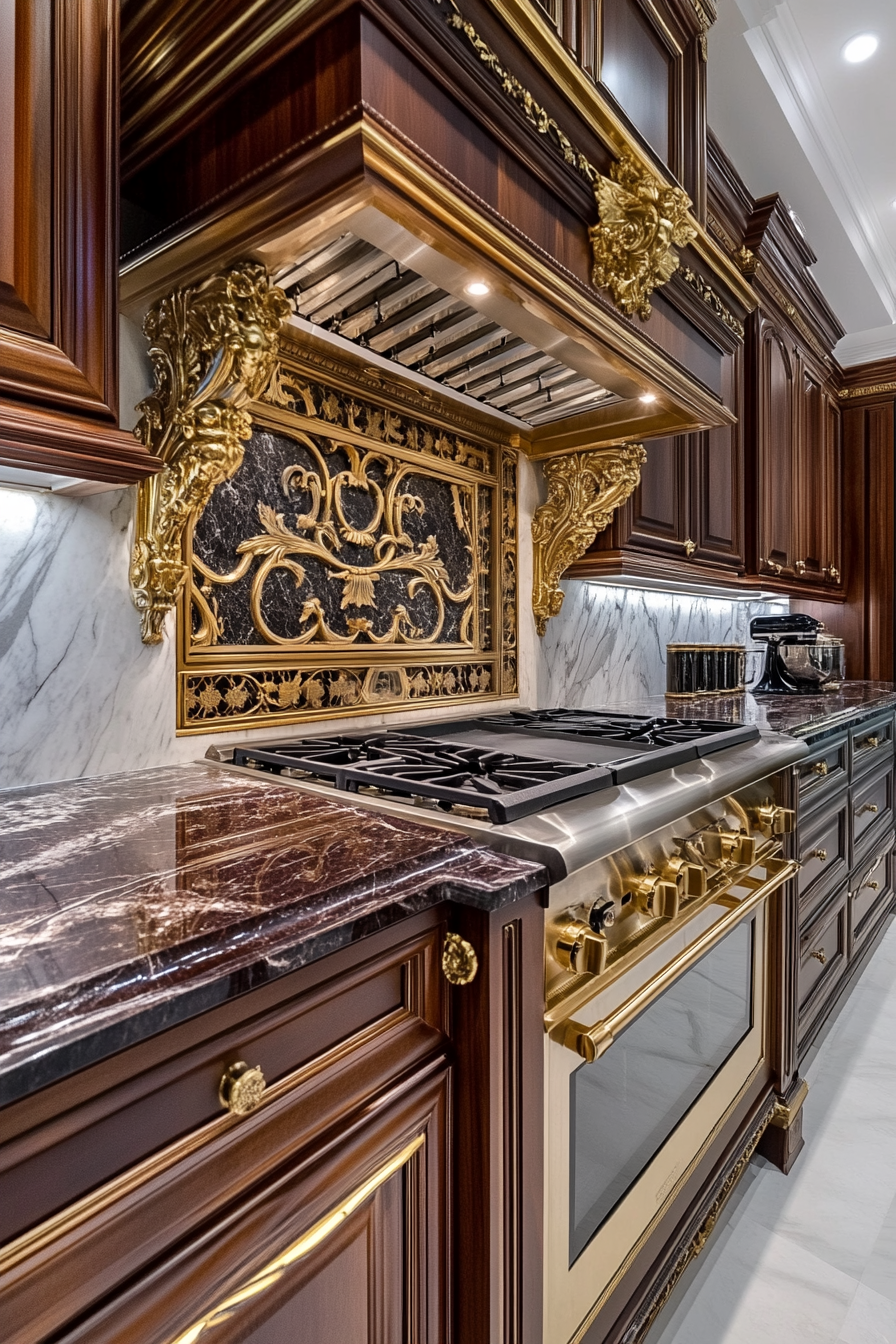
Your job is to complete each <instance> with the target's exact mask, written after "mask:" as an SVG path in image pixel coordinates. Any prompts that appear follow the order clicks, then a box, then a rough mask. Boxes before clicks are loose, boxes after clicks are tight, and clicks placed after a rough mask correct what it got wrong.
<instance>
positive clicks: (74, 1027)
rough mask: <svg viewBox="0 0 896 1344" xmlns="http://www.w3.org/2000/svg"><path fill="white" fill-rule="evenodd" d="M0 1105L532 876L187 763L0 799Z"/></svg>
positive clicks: (512, 893)
mask: <svg viewBox="0 0 896 1344" xmlns="http://www.w3.org/2000/svg"><path fill="white" fill-rule="evenodd" d="M0 837H2V838H0V1105H3V1104H6V1103H8V1102H10V1101H12V1100H14V1099H15V1098H17V1097H20V1096H23V1095H25V1094H26V1093H28V1092H31V1091H34V1090H36V1089H37V1088H39V1087H43V1086H46V1085H47V1084H48V1083H50V1082H53V1081H55V1080H57V1079H58V1078H61V1077H64V1076H66V1075H67V1074H69V1073H72V1072H74V1071H75V1070H76V1069H80V1068H83V1067H85V1066H86V1065H87V1064H91V1063H94V1062H95V1061H96V1060H98V1059H102V1058H104V1057H105V1056H107V1055H109V1054H111V1053H113V1052H114V1051H117V1050H121V1049H123V1048H124V1047H126V1046H128V1045H131V1044H133V1043H135V1042H136V1041H139V1040H142V1039H143V1038H144V1037H146V1036H149V1035H151V1034H153V1033H154V1032H157V1031H161V1030H164V1029H165V1028H166V1027H169V1026H171V1025H173V1024H174V1023H175V1022H179V1021H182V1020H184V1019H185V1018H187V1017H192V1016H194V1015H195V1014H197V1013H201V1012H204V1011H205V1010H206V1009H208V1008H211V1007H213V1006H215V1005H217V1004H220V1003H222V1002H225V1001H226V1000H228V999H230V998H233V997H236V996H237V995H239V994H243V993H245V992H246V991H247V990H250V989H253V988H255V987H256V986H257V985H259V984H263V983H265V982H266V981H267V980H271V979H274V978H276V977H278V976H281V975H285V974H287V973H288V972H290V971H293V970H296V969H297V968H298V967H300V966H302V965H305V964H307V963H308V962H310V961H314V960H316V959H317V958H318V957H321V956H325V955H326V954H327V953H329V952H332V951H334V950H335V949H336V948H338V947H342V946H345V945H346V944H347V943H350V942H353V941H355V940H357V939H359V938H362V937H365V936H367V935H368V934H369V933H371V932H373V931H374V930H375V929H377V928H382V927H384V926H385V925H387V924H388V923H390V922H392V921H394V920H397V919H400V918H402V917H403V916H404V915H406V914H409V913H413V912H415V911H418V910H421V909H424V908H426V907H428V906H431V905H433V904H436V903H438V902H439V901H441V900H444V899H452V900H456V901H459V902H461V903H466V904H473V905H476V906H479V907H480V908H487V909H496V908H498V907H500V906H501V905H503V904H505V903H507V902H509V901H512V900H516V899H518V898H519V897H521V896H524V895H526V894H528V893H530V892H532V891H535V890H537V889H538V888H540V887H542V886H544V885H545V882H546V874H545V871H544V869H543V868H541V867H540V866H539V865H538V864H535V863H530V862H527V861H525V860H521V859H515V858H512V857H509V856H506V855H503V854H498V853H495V852H494V851H493V850H490V849H488V848H486V847H485V846H483V845H481V844H479V843H477V842H476V841H475V840H472V839H469V838H467V837H465V836H463V835H461V834H459V833H458V832H456V831H452V830H448V829H447V828H444V827H439V826H438V825H430V824H428V823H424V822H420V823H417V822H416V821H407V820H404V819H403V818H397V817H391V816H387V815H385V814H383V813H374V812H371V811H368V810H366V809H361V808H356V807H352V806H351V805H350V804H348V803H346V802H342V801H339V802H337V801H331V800H330V799H329V798H321V797H319V796H317V795H314V794H311V793H301V792H299V791H298V790H296V789H293V788H290V787H288V786H284V785H280V784H277V783H275V782H273V781H271V780H257V781H256V780H254V779H247V778H246V777H245V776H242V775H235V774H234V775H231V774H228V773H227V772H225V771H222V770H220V769H218V768H215V767H214V766H206V765H201V764H196V765H183V766H174V767H170V768H163V769H157V770H144V771H135V772H134V773H128V774H121V775H107V776H102V777H99V778H94V779H84V780H75V781H71V782H67V783H62V784H52V785H45V786H40V787H35V788H28V789H20V790H19V789H12V790H5V791H0Z"/></svg>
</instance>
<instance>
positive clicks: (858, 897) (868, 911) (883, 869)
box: [849, 831, 896, 955]
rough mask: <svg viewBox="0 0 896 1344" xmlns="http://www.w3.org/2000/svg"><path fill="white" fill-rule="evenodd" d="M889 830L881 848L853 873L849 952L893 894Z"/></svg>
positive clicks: (857, 943) (850, 901) (891, 847)
mask: <svg viewBox="0 0 896 1344" xmlns="http://www.w3.org/2000/svg"><path fill="white" fill-rule="evenodd" d="M894 838H896V837H894V835H893V832H892V831H891V832H890V834H889V835H888V836H887V838H886V840H885V841H884V844H883V846H882V847H881V848H880V849H876V850H875V851H874V854H873V855H872V857H871V858H870V859H868V860H866V862H865V863H863V864H862V865H861V866H860V867H859V869H858V870H857V872H858V876H854V877H853V881H852V884H851V885H852V890H851V891H850V894H849V940H850V955H851V954H852V950H853V949H855V948H857V947H860V946H861V944H862V943H863V942H864V940H865V938H866V937H867V935H868V934H869V933H870V932H871V931H872V929H873V928H874V927H875V925H876V924H877V920H878V918H879V916H880V914H881V913H882V912H883V909H884V907H885V906H886V905H887V904H888V903H889V902H890V901H891V900H892V896H893V853H892V851H893V841H894Z"/></svg>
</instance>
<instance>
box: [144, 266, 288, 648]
mask: <svg viewBox="0 0 896 1344" xmlns="http://www.w3.org/2000/svg"><path fill="white" fill-rule="evenodd" d="M288 311H289V304H288V301H287V299H286V295H285V294H284V293H283V292H282V290H279V289H277V288H276V287H275V286H273V285H272V284H271V283H270V281H269V279H268V274H267V271H266V270H265V268H264V267H263V266H260V265H258V264H257V263H255V262H242V263H241V264H239V265H237V266H234V267H233V268H232V269H231V270H229V271H225V272H223V273H221V274H218V275H213V276H210V277H209V279H208V280H206V281H205V282H204V283H203V284H201V285H195V286H192V287H190V288H188V289H177V290H174V292H173V293H171V294H169V295H168V297H167V298H164V299H162V300H161V302H160V303H157V304H156V305H155V306H154V307H153V308H151V309H150V311H149V313H148V314H147V317H146V320H145V322H144V331H145V332H146V335H147V337H148V338H149V342H150V349H149V353H150V358H151V360H152V363H153V368H154V371H155V390H154V391H153V393H152V395H151V396H149V397H147V398H146V399H145V400H144V401H142V402H141V403H140V405H139V406H138V408H137V409H138V410H139V411H140V412H141V419H140V421H139V423H138V425H137V428H136V430H135V433H136V435H137V437H138V438H139V439H141V440H142V442H143V443H145V444H146V446H147V448H149V449H151V451H152V452H153V453H155V454H156V455H157V456H158V457H160V458H161V459H162V461H163V462H164V463H165V466H164V467H163V468H162V470H161V471H160V472H159V473H158V475H156V476H152V477H150V478H149V479H148V480H146V481H143V482H142V483H141V485H140V487H139V494H138V502H137V521H136V535H135V540H134V549H133V554H132V558H131V572H130V581H131V593H132V596H133V600H134V605H135V606H136V607H137V610H138V611H139V612H140V615H141V621H142V636H143V641H144V643H146V644H158V643H160V642H161V639H162V627H163V624H164V620H165V616H166V615H167V613H168V612H169V611H170V610H171V608H172V607H173V606H174V603H175V601H176V600H177V596H178V593H179V592H180V590H181V588H182V587H183V585H184V582H185V580H186V577H187V566H186V564H185V562H184V557H183V549H182V547H183V539H184V534H185V532H186V530H187V528H188V527H189V525H190V523H191V522H192V521H193V520H194V519H195V518H197V517H198V516H199V515H200V514H201V512H202V510H203V509H204V508H205V506H206V504H207V503H208V501H209V499H210V497H211V494H212V491H213V490H214V488H215V486H216V485H218V484H219V483H220V482H221V481H226V480H228V479H229V478H230V477H231V476H233V474H234V472H235V471H236V470H237V469H238V467H239V465H240V463H241V462H242V460H243V451H244V450H243V445H244V443H245V442H246V440H247V439H248V438H249V436H250V435H251V433H252V421H251V418H250V416H249V414H248V412H247V410H246V407H247V405H248V403H249V402H250V401H251V400H252V399H253V398H254V397H258V396H260V395H261V393H262V391H263V390H264V388H265V386H266V385H267V383H268V381H269V379H270V377H271V373H272V371H273V368H274V364H275V361H276V358H277V345H278V337H279V332H280V326H281V323H282V321H283V319H284V318H285V317H286V315H287V313H288Z"/></svg>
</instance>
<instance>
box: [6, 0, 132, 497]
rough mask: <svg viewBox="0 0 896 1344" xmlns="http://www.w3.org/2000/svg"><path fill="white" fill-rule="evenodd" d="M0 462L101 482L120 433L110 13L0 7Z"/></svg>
mask: <svg viewBox="0 0 896 1344" xmlns="http://www.w3.org/2000/svg"><path fill="white" fill-rule="evenodd" d="M0 69H2V78H0V464H5V465H7V466H13V467H18V468H29V469H32V470H33V469H37V470H39V471H43V472H52V473H55V474H61V475H64V476H73V477H79V478H81V477H86V478H90V479H93V480H99V481H109V482H119V481H120V482H127V481H133V480H137V479H139V478H140V477H141V476H145V475H147V474H148V473H149V472H152V471H153V470H155V465H156V464H155V463H154V460H153V458H152V457H151V456H150V454H149V453H148V452H147V451H146V449H145V448H144V447H143V446H142V445H141V444H140V443H138V442H137V440H136V439H135V438H134V437H133V435H131V434H129V433H126V432H124V431H122V430H121V429H119V427H118V303H117V295H118V288H117V271H118V3H117V0H64V3H63V2H62V0H5V3H3V4H2V5H0Z"/></svg>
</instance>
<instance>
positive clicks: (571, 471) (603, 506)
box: [532, 443, 647, 635]
mask: <svg viewBox="0 0 896 1344" xmlns="http://www.w3.org/2000/svg"><path fill="white" fill-rule="evenodd" d="M646 457H647V454H646V453H645V451H644V448H643V447H642V445H641V444H640V443H630V444H626V445H623V446H618V447H609V448H591V449H588V450H587V451H586V452H583V453H570V454H568V455H567V456H564V457H556V458H549V459H548V460H547V461H546V462H544V463H543V464H542V468H543V471H544V476H545V481H546V482H547V487H548V497H547V500H546V501H545V503H544V504H542V505H541V506H540V507H539V508H538V509H536V511H535V516H534V518H533V519H532V541H533V549H534V555H533V562H534V579H533V591H532V609H533V611H534V613H535V623H536V627H537V629H538V633H539V634H540V635H543V634H544V633H545V630H546V628H547V622H548V620H549V619H550V617H551V616H556V615H557V614H558V612H559V611H560V608H561V607H562V605H563V593H562V592H561V590H560V576H561V575H562V573H563V571H564V570H565V569H567V568H568V567H569V566H570V565H571V564H572V562H573V561H574V560H578V558H579V557H580V556H581V555H584V553H585V551H586V550H587V549H588V547H589V546H590V545H591V543H592V541H593V540H594V538H595V537H596V536H597V534H598V532H602V531H603V530H604V528H605V527H607V525H608V524H609V522H610V519H611V518H612V516H613V513H614V511H615V510H616V509H618V508H619V506H620V505H621V504H624V503H625V501H626V500H627V499H628V497H629V495H630V494H631V493H632V491H633V490H634V488H635V486H636V485H637V484H638V482H639V481H640V479H641V464H642V462H644V461H645V460H646Z"/></svg>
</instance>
